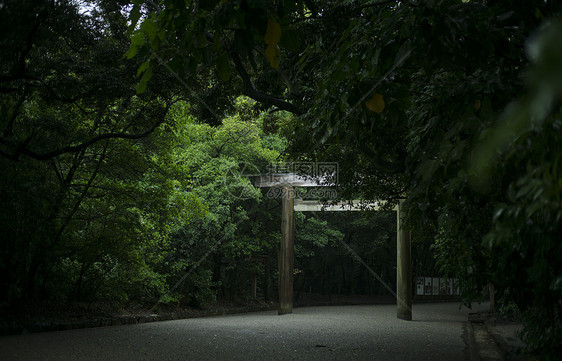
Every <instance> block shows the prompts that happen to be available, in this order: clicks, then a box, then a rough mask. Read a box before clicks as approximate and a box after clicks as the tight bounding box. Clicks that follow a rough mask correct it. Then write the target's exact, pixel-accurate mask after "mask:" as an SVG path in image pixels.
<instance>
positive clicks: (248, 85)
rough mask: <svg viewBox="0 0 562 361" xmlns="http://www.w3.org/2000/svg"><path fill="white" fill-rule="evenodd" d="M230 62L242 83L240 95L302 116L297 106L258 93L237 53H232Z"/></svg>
mask: <svg viewBox="0 0 562 361" xmlns="http://www.w3.org/2000/svg"><path fill="white" fill-rule="evenodd" d="M231 54H232V60H233V61H234V66H235V67H236V70H237V71H238V74H240V77H241V78H242V82H243V83H244V89H243V91H242V93H244V95H246V96H249V97H250V98H252V99H254V100H256V101H258V102H260V103H264V104H268V105H273V106H275V107H277V108H279V109H282V110H286V111H288V112H291V113H293V114H297V115H301V114H304V111H303V109H301V108H300V107H298V106H297V105H295V104H293V103H290V102H287V101H285V100H283V99H279V98H276V97H273V96H271V95H268V94H263V93H260V92H259V91H258V90H257V89H256V88H255V87H254V85H253V84H252V80H251V79H250V75H249V74H248V72H247V71H246V68H245V67H244V64H242V61H241V60H240V57H239V56H238V53H237V52H236V51H234V50H233V51H232V52H231Z"/></svg>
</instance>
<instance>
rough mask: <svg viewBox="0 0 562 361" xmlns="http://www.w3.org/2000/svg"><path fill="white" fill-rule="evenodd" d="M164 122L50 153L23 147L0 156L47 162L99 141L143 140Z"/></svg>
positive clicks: (4, 140) (90, 140) (0, 141)
mask: <svg viewBox="0 0 562 361" xmlns="http://www.w3.org/2000/svg"><path fill="white" fill-rule="evenodd" d="M163 122H164V117H162V119H161V120H160V121H158V122H156V123H155V124H154V125H153V126H152V127H151V128H150V129H148V130H147V131H145V132H143V133H133V134H127V133H104V134H100V135H97V136H95V137H93V138H90V139H89V140H86V141H85V142H83V143H80V144H78V145H71V146H66V147H62V148H59V149H56V150H52V151H50V152H47V153H37V152H35V151H32V150H30V149H27V148H26V147H25V146H24V147H21V146H16V148H17V149H16V151H15V153H14V154H7V153H5V152H1V151H0V155H2V156H4V157H5V158H8V159H12V160H18V158H19V155H20V154H23V155H26V156H28V157H30V158H33V159H37V160H48V159H51V158H54V157H57V156H59V155H61V154H64V153H76V152H80V151H81V150H83V149H86V148H88V147H89V146H90V145H92V144H94V143H96V142H99V141H100V140H104V139H113V138H118V139H141V138H145V137H147V136H148V135H150V134H151V133H153V132H154V131H155V130H156V128H158V126H159V125H160V124H162V123H163ZM0 143H1V144H4V145H8V146H10V145H12V146H13V144H10V142H9V141H8V140H7V139H5V138H3V137H0Z"/></svg>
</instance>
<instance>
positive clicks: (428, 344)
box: [0, 303, 486, 361]
mask: <svg viewBox="0 0 562 361" xmlns="http://www.w3.org/2000/svg"><path fill="white" fill-rule="evenodd" d="M485 308H486V306H485V305H482V306H477V308H476V309H485ZM468 312H472V311H470V310H468V309H466V308H463V309H462V310H459V307H458V304H457V303H431V304H414V309H413V317H414V320H413V321H409V322H408V321H402V320H399V319H397V318H396V306H393V305H365V306H331V307H305V308H296V309H295V310H294V313H293V314H290V315H284V316H278V315H277V312H275V311H268V312H259V313H249V314H239V315H230V316H220V317H209V318H198V319H186V320H175V321H167V322H156V323H147V324H138V325H125V326H114V327H103V328H93V329H82V330H71V331H59V332H49V333H38V334H28V335H19V336H7V337H2V338H0V360H69V361H70V360H75V361H79V360H103V361H112V360H123V361H127V360H229V361H231V360H318V361H320V360H322V361H323V360H455V361H461V360H464V359H466V356H465V355H466V354H465V353H464V349H465V347H466V344H465V341H464V340H463V333H464V332H465V326H466V321H467V314H468Z"/></svg>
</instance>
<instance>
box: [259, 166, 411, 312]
mask: <svg viewBox="0 0 562 361" xmlns="http://www.w3.org/2000/svg"><path fill="white" fill-rule="evenodd" d="M254 185H255V186H256V187H258V188H281V189H282V194H281V198H282V216H281V245H280V252H279V312H278V313H279V315H284V314H287V313H292V312H293V264H294V232H295V225H294V211H301V212H307V211H358V210H361V208H360V207H359V206H358V201H354V202H352V204H349V203H338V204H336V205H330V206H322V204H321V203H319V202H316V201H303V200H299V199H295V190H294V189H295V187H323V186H327V185H326V184H325V183H322V182H321V180H319V179H318V178H311V177H303V176H299V175H297V174H290V173H287V174H273V175H272V174H268V175H266V176H264V175H261V176H260V177H258V178H257V179H256V181H255V182H254ZM401 203H402V201H400V202H399V203H398V204H397V205H396V206H395V207H394V210H396V211H397V212H396V214H397V216H396V230H397V236H396V304H397V317H398V318H400V319H402V320H407V321H410V320H412V265H411V258H412V253H411V234H410V231H409V230H404V229H402V228H401V226H400V225H401V219H403V218H404V213H403V212H402V210H401V207H400V204H401ZM380 205H382V202H381V203H375V204H370V205H367V209H372V210H378V209H379V206H380Z"/></svg>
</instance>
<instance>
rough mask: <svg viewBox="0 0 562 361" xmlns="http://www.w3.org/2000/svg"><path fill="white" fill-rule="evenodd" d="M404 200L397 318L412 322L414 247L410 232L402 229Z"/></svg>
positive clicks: (398, 229) (398, 234)
mask: <svg viewBox="0 0 562 361" xmlns="http://www.w3.org/2000/svg"><path fill="white" fill-rule="evenodd" d="M402 202H403V201H402V200H401V201H400V203H399V204H398V211H397V212H396V213H397V216H396V218H397V221H396V298H397V300H396V302H397V306H398V311H397V317H398V318H400V319H402V320H407V321H411V320H412V247H411V234H410V231H407V230H404V229H402V227H401V223H402V222H401V221H402V219H403V218H404V216H405V214H404V212H403V211H402Z"/></svg>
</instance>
